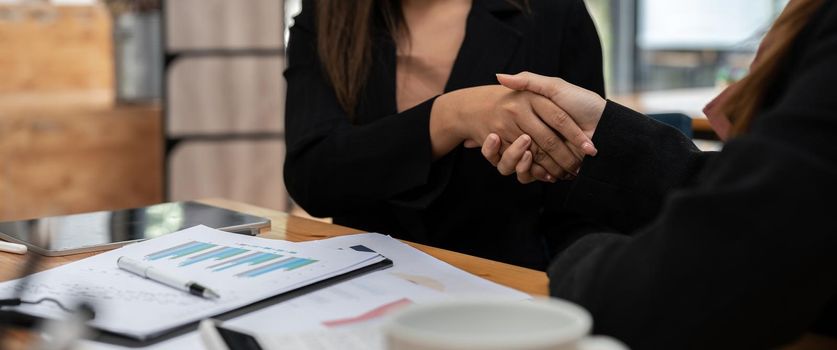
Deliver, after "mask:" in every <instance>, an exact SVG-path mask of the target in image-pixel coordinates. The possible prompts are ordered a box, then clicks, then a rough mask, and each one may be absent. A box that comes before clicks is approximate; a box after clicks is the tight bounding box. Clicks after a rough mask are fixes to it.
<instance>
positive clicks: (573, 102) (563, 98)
mask: <svg viewBox="0 0 837 350" xmlns="http://www.w3.org/2000/svg"><path fill="white" fill-rule="evenodd" d="M497 79H498V80H499V81H500V83H501V84H503V85H504V86H506V87H509V88H512V89H515V90H527V91H531V92H534V93H537V94H539V95H542V96H544V97H547V98H549V100H550V101H551V102H553V103H554V104H555V105H556V106H557V107H560V109H562V110H564V111H566V114H568V115H569V116H570V117H571V118H564V119H563V120H560V121H558V122H559V123H563V124H572V125H574V126H576V127H578V128H580V129H581V130H582V131H583V133H584V134H585V135H586V136H587V137H588V138H589V139H592V138H593V134H594V133H595V131H596V126H598V123H599V120H600V119H601V116H602V113H603V112H604V108H605V105H606V104H607V101H605V99H603V98H601V97H600V96H599V95H598V94H596V93H594V92H592V91H589V90H586V89H583V88H581V87H578V86H575V85H572V84H570V83H567V82H566V81H564V80H562V79H559V78H551V77H545V76H541V75H537V74H533V73H528V72H523V73H520V74H517V75H505V74H498V75H497ZM550 125H551V124H550ZM565 129H567V128H563V129H558V128H555V130H558V132H560V133H562V131H561V130H565ZM562 135H563V133H562ZM564 136H566V135H564ZM525 138H526V137H524V136H521V137H520V139H518V140H517V141H515V143H517V142H524V141H523V140H524V139H525ZM564 151H565V152H566V151H569V152H571V153H572V154H573V155H574V156H578V155H580V154H587V155H591V156H595V153H593V154H590V153H582V152H580V150H579V149H578V148H577V146H576V145H574V144H572V143H569V142H568V143H567V144H566V147H565V148H564ZM526 152H527V151H525V150H521V149H520V147H509V148H508V149H503V148H502V147H500V145H499V143H498V142H497V139H496V135H489V136H488V137H487V138H486V141H485V142H484V143H483V147H482V153H483V155H484V156H485V158H486V159H487V160H488V161H489V162H491V164H493V165H494V166H496V167H497V170H498V171H499V172H500V173H501V174H504V175H508V174H511V173H517V178H518V180H519V181H520V182H522V183H529V182H532V181H534V180H535V179H541V180H543V177H542V176H541V174H540V172H541V171H542V169H539V168H538V167H537V166H536V165H533V164H532V162H531V160H530V159H529V158H530V157H529V156H527V155H526ZM558 157H562V156H558ZM563 157H567V155H564V156H563ZM570 174H573V173H572V172H570ZM563 178H568V177H566V176H565V177H563Z"/></svg>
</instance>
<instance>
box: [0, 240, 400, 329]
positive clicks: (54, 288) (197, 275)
mask: <svg viewBox="0 0 837 350" xmlns="http://www.w3.org/2000/svg"><path fill="white" fill-rule="evenodd" d="M120 256H127V257H131V258H134V259H137V260H142V261H143V262H144V263H146V264H148V265H150V266H153V267H154V268H155V269H159V270H163V271H166V272H169V273H171V274H174V275H178V276H183V277H186V278H189V279H191V280H193V281H195V282H198V283H200V284H202V285H204V286H206V287H209V288H211V289H213V290H215V291H216V292H218V294H220V296H221V297H220V298H219V299H217V300H210V299H204V298H201V297H197V296H194V295H191V294H188V293H186V292H184V291H181V290H177V289H174V288H172V287H169V286H165V285H163V284H160V283H157V282H155V281H152V280H148V279H144V278H142V277H139V276H137V275H134V274H132V273H130V272H127V271H124V270H121V269H119V268H118V267H117V265H116V260H117V259H118V258H119V257H120ZM383 259H384V258H383V257H381V256H380V255H379V254H377V253H369V252H358V251H355V250H351V249H349V250H337V249H330V248H318V247H315V246H305V245H300V244H298V243H292V242H287V241H280V240H273V239H264V238H258V237H251V236H245V235H239V234H232V233H227V232H223V231H218V230H215V229H211V228H208V227H206V226H196V227H192V228H189V229H186V230H183V231H180V232H177V233H173V234H169V235H165V236H162V237H160V238H155V239H152V240H148V241H144V242H140V243H135V244H131V245H128V246H125V247H122V248H119V249H115V250H112V251H109V252H106V253H103V254H99V255H96V256H93V257H90V258H87V259H84V260H80V261H77V262H73V263H70V264H67V265H64V266H61V267H58V268H55V269H51V270H48V271H44V272H40V273H37V274H35V275H33V276H32V278H31V279H30V280H29V281H28V283H27V284H26V285H23V286H21V285H20V284H19V283H18V281H9V282H4V283H0V297H11V296H12V295H14V294H15V291H16V290H18V289H22V292H23V298H24V299H27V300H38V299H40V298H54V299H56V300H59V301H61V302H62V304H64V305H67V306H73V305H77V304H78V303H80V302H87V303H89V304H91V305H92V306H93V307H94V309H95V310H96V316H95V318H94V319H93V320H92V321H91V323H90V324H91V326H94V327H97V328H100V329H103V330H108V331H112V332H116V333H120V334H124V335H128V336H131V337H135V338H139V339H143V338H147V337H151V336H154V335H156V334H160V333H163V332H165V331H167V330H169V329H172V328H174V327H177V326H180V325H183V324H187V323H190V322H193V321H198V320H200V319H203V318H207V317H211V316H214V315H218V314H221V313H223V312H226V311H230V310H233V309H237V308H239V307H242V306H245V305H248V304H251V303H254V302H256V301H259V300H263V299H266V298H269V297H272V296H275V295H279V294H282V293H285V292H288V291H292V290H294V289H297V288H300V287H304V286H306V285H309V284H312V283H315V282H318V281H322V280H326V279H328V278H331V277H334V276H339V275H342V274H344V273H347V272H350V271H353V270H356V269H358V268H361V267H363V266H368V265H372V264H374V263H376V262H379V261H382V260H383ZM18 310H20V311H22V312H26V313H30V314H34V315H38V316H43V317H48V318H62V317H64V316H65V315H64V311H62V310H61V309H60V308H58V307H57V306H56V305H55V304H54V303H49V302H44V303H40V304H36V305H26V304H25V305H23V306H20V307H18Z"/></svg>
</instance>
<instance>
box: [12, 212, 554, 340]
mask: <svg viewBox="0 0 837 350" xmlns="http://www.w3.org/2000/svg"><path fill="white" fill-rule="evenodd" d="M200 202H202V203H206V204H211V205H215V206H218V207H223V208H228V209H232V210H237V211H241V212H245V213H248V214H252V215H257V216H263V217H267V218H269V219H270V221H271V227H270V229H266V230H263V232H261V233H260V234H259V236H260V237H265V238H274V239H286V240H290V241H310V240H315V239H323V238H329V237H334V236H341V235H347V234H353V233H360V232H363V231H360V230H355V229H352V228H348V227H344V226H339V225H333V224H327V223H323V222H319V221H315V220H310V219H304V218H300V217H296V216H292V215H288V214H287V213H283V212H280V211H276V210H270V209H265V208H260V207H256V206H253V205H249V204H244V203H238V202H233V201H229V200H224V199H206V200H201V201H200ZM407 243H409V244H410V245H412V246H413V247H416V248H418V249H419V250H421V251H423V252H425V253H427V254H430V255H432V256H434V257H436V258H438V259H440V260H443V261H446V262H448V263H450V264H451V265H453V266H456V267H458V268H460V269H463V270H465V271H468V272H470V273H472V274H474V275H477V276H480V277H482V278H485V279H488V280H491V281H494V282H497V283H499V284H503V285H506V286H509V287H512V288H515V289H518V290H521V291H524V292H526V293H530V294H533V295H547V294H548V289H547V278H546V274H545V273H543V272H541V271H536V270H531V269H527V268H523V267H519V266H514V265H509V264H504V263H500V262H496V261H492V260H487V259H483V258H478V257H474V256H470V255H465V254H460V253H456V252H452V251H448V250H444V249H439V248H433V247H430V246H426V245H422V244H416V243H410V242H407ZM29 254H33V253H29ZM95 254H97V253H84V254H75V255H68V256H61V257H49V258H44V260H43V261H42V264H41V266H40V267H39V269H38V270H39V271H42V270H46V269H49V268H53V267H57V266H61V265H64V264H66V263H70V262H73V261H76V260H80V259H83V258H87V257H90V256H93V255H95ZM25 259H26V256H25V255H15V254H7V253H0V267H2V268H0V281H7V280H10V279H13V278H15V277H17V273H18V271H19V267H21V266H22V265H23V263H24V261H25ZM28 337H29V335H28V334H26V333H23V332H14V333H13V335H12V336H11V337H9V338H10V339H2V340H0V348H3V349H5V347H4V346H3V345H4V344H3V342H4V341H9V342H10V344H5V345H6V346H10V347H11V348H12V349H24V348H25V345H24V344H26V343H27V339H28Z"/></svg>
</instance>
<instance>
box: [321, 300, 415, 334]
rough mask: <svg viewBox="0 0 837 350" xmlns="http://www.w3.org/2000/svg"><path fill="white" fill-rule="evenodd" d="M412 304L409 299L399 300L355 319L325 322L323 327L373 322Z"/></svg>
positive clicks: (348, 318)
mask: <svg viewBox="0 0 837 350" xmlns="http://www.w3.org/2000/svg"><path fill="white" fill-rule="evenodd" d="M412 303H413V302H412V301H411V300H410V299H407V298H403V299H399V300H396V301H393V302H391V303H389V304H384V305H381V306H379V307H376V308H374V309H372V310H369V311H367V312H365V313H363V314H360V315H357V316H354V317H347V318H341V319H336V320H329V321H324V322H323V326H326V327H337V326H344V325H347V324H352V323H359V322H364V321H368V320H371V319H373V318H377V317H381V316H383V315H386V314H388V313H390V312H392V311H394V310H397V309H399V308H401V307H404V306H407V305H410V304H412Z"/></svg>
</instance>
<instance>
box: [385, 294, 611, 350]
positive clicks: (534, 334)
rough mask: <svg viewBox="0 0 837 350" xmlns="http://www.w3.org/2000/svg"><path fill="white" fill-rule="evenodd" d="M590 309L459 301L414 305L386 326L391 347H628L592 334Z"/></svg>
mask: <svg viewBox="0 0 837 350" xmlns="http://www.w3.org/2000/svg"><path fill="white" fill-rule="evenodd" d="M591 327H592V320H591V317H590V314H589V313H588V312H587V311H586V310H584V309H582V308H581V307H579V306H577V305H575V304H572V303H569V302H566V301H562V300H557V299H536V300H531V301H500V300H458V301H447V302H441V303H435V304H422V305H414V306H411V307H409V308H407V309H405V310H403V311H401V312H400V313H398V314H396V315H393V317H392V319H390V320H389V322H388V323H387V324H386V325H385V326H384V337H385V342H386V344H387V349H390V350H470V349H474V350H476V349H480V350H510V349H516V350H625V349H627V347H626V346H625V345H623V344H621V343H620V342H618V341H616V340H614V339H612V338H608V337H600V336H594V337H591V336H588V334H589V332H590V329H591Z"/></svg>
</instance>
